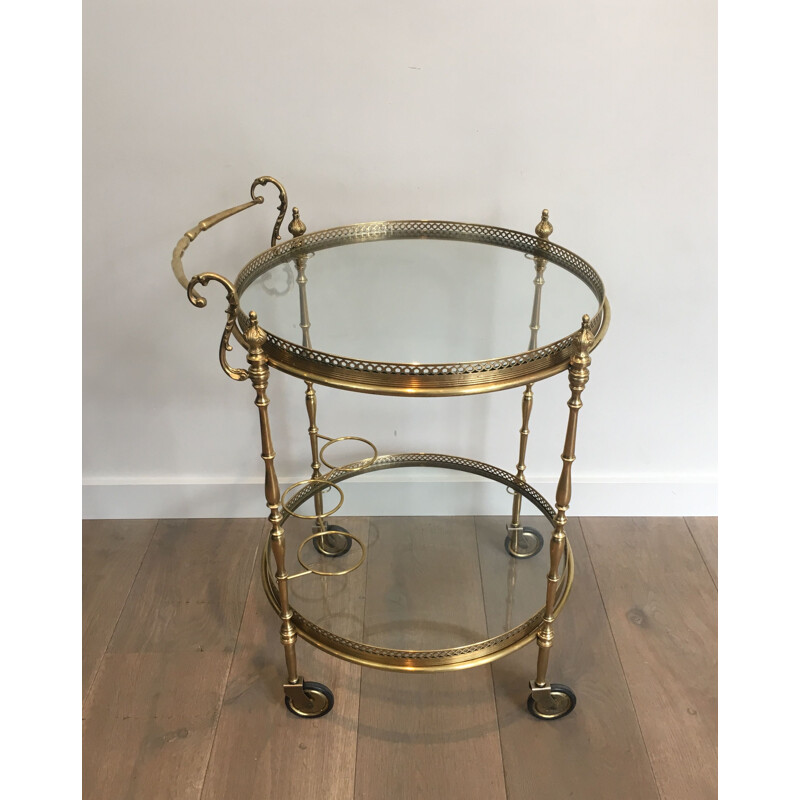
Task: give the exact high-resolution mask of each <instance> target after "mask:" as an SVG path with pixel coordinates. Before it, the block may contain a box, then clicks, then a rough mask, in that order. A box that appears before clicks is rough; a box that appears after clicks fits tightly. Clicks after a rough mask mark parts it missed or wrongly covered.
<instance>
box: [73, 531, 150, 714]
mask: <svg viewBox="0 0 800 800" xmlns="http://www.w3.org/2000/svg"><path fill="white" fill-rule="evenodd" d="M156 523H157V520H154V519H152V520H149V519H129V520H123V519H116V520H85V521H84V523H83V699H84V700H85V699H86V693H87V692H88V690H89V687H90V686H91V684H92V681H93V680H94V677H95V675H96V673H97V669H98V667H99V666H100V659H102V657H103V653H105V651H106V647H107V646H108V642H109V640H110V639H111V634H112V633H113V632H114V627H115V626H116V624H117V620H119V616H120V614H121V613H122V609H123V606H124V605H125V600H126V599H127V597H128V593H129V592H130V590H131V586H132V585H133V579H134V578H135V577H136V573H137V571H138V570H139V566H140V565H141V563H142V559H143V558H144V554H145V552H146V550H147V546H148V545H149V544H150V540H151V539H152V538H153V532H154V531H155V529H156Z"/></svg>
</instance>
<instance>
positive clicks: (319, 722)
mask: <svg viewBox="0 0 800 800" xmlns="http://www.w3.org/2000/svg"><path fill="white" fill-rule="evenodd" d="M336 523H337V524H339V525H342V526H344V527H345V528H347V529H348V530H350V531H351V533H353V534H354V535H356V536H358V537H359V538H360V539H362V540H363V541H366V538H367V534H368V530H369V521H368V519H367V518H360V519H352V520H351V519H337V520H336ZM307 527H308V524H306V525H303V524H302V523H300V522H299V521H297V520H289V521H287V523H286V535H287V542H288V543H290V544H295V542H296V540H298V539H299V536H300V534H297V535H293V533H295V531H297V530H298V529H300V528H302V530H303V531H304V534H303V535H308V534H309V533H310V530H306V528H307ZM355 548H356V546H355V545H354V549H355ZM294 552H295V550H294V548H292V547H290V548H288V552H287V569H288V572H289V573H290V574H293V573H294V572H299V571H300V565H299V564H298V563H297V562H296V560H295V559H294ZM304 552H305V551H304ZM343 558H346V556H345V557H343ZM330 561H331V564H332V565H334V568H335V567H337V566H338V565H339V563H340V560H339V559H335V560H333V559H331V560H330ZM365 579H366V570H365V568H364V566H362V567H361V568H359V569H357V570H355V572H353V573H351V574H350V575H347V576H344V577H341V578H320V577H317V576H304V577H301V578H296V579H294V580H292V581H290V583H289V587H290V600H291V602H292V603H293V604H296V605H297V607H298V610H301V611H302V613H303V614H304V616H307V617H308V618H309V619H311V620H312V621H314V622H316V623H318V624H321V625H323V626H325V627H329V626H330V627H335V628H336V631H337V633H339V634H341V635H347V636H349V637H351V638H355V639H360V637H361V634H362V628H363V605H364V583H365ZM296 647H297V661H298V670H299V672H300V674H301V675H302V676H303V677H304V678H305V679H306V680H313V681H316V682H318V683H324V684H325V685H326V686H328V687H329V688H330V689H331V690H332V691H333V693H334V707H333V710H332V711H331V712H330V713H329V714H327V715H326V716H324V717H320V718H318V719H299V718H297V717H295V716H293V715H292V714H290V713H289V711H288V710H287V709H286V707H285V705H284V695H283V684H284V682H285V681H286V662H285V659H284V649H283V646H282V645H281V643H280V620H279V618H278V616H277V614H276V612H275V611H274V609H273V608H272V606H271V605H270V603H269V601H268V600H267V597H266V595H265V594H264V589H263V586H262V583H261V573H260V559H259V563H258V564H257V566H256V569H255V571H254V574H253V580H252V583H251V585H250V594H249V596H248V599H247V607H246V609H245V613H244V619H243V621H242V627H241V631H240V633H239V640H238V642H237V644H236V653H235V655H234V659H233V664H232V667H231V672H230V677H229V679H228V686H227V690H226V692H225V701H224V704H223V707H222V712H221V714H220V720H219V726H218V729H217V735H216V738H215V742H214V750H213V753H212V756H211V761H210V764H209V769H208V775H207V777H206V782H205V787H204V790H203V798H205V799H206V800H217V798H236V800H247V799H248V798H272V797H276V798H277V797H281V796H283V795H289V796H291V797H297V798H326V799H327V798H331V800H334V799H335V800H339V799H341V800H345V798H352V797H353V785H354V777H355V760H356V738H357V733H358V705H359V688H360V679H361V668H360V667H358V666H356V665H354V664H349V663H347V662H345V661H342V660H340V659H337V658H333V657H331V656H328V655H326V654H325V653H323V652H321V651H320V650H318V649H317V648H315V647H311V646H310V645H308V644H307V643H306V642H304V641H302V640H300V639H298V641H297V645H296Z"/></svg>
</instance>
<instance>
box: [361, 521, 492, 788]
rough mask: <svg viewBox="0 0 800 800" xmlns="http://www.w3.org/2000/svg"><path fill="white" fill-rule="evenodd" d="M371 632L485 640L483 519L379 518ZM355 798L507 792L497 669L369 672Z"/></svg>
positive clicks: (407, 638)
mask: <svg viewBox="0 0 800 800" xmlns="http://www.w3.org/2000/svg"><path fill="white" fill-rule="evenodd" d="M367 561H368V565H369V566H368V571H367V602H366V611H365V616H366V619H365V638H366V641H368V642H370V643H373V644H380V645H384V646H389V647H399V648H401V649H406V648H417V647H419V648H442V647H448V646H450V645H451V644H466V643H468V642H470V641H480V640H481V639H483V638H485V637H486V621H485V616H484V612H483V603H482V599H481V595H482V592H481V579H480V570H479V567H478V560H477V543H476V539H475V526H474V520H473V519H472V518H471V517H466V518H447V517H437V518H430V519H420V518H409V517H406V518H388V517H374V518H373V519H372V531H371V535H370V541H369V556H368V559H367ZM355 797H356V798H360V799H362V798H363V799H365V800H367V799H368V800H373V798H376V797H390V798H393V800H395V799H396V800H402V799H403V798H415V799H416V798H420V797H436V798H452V799H453V800H455V798H458V799H459V800H463V798H466V797H476V798H477V797H480V798H482V799H484V798H485V799H486V800H489V799H491V798H504V797H505V787H504V780H503V765H502V756H501V752H500V738H499V734H498V730H497V717H496V713H495V707H494V697H493V691H492V681H491V673H490V671H489V670H488V669H487V668H485V667H481V668H476V669H467V670H461V671H457V672H449V673H441V674H405V673H395V672H385V671H382V670H375V669H364V671H363V674H362V678H361V709H360V714H359V732H358V759H357V766H356V791H355Z"/></svg>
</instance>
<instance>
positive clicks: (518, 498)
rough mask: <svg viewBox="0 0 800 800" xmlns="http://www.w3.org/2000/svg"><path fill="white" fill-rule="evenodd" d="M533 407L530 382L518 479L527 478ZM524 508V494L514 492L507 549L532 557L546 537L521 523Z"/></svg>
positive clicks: (524, 396) (524, 402)
mask: <svg viewBox="0 0 800 800" xmlns="http://www.w3.org/2000/svg"><path fill="white" fill-rule="evenodd" d="M532 407H533V384H532V383H529V384H528V385H527V386H526V387H525V391H524V392H523V394H522V427H521V428H520V430H519V458H518V460H517V474H516V478H517V480H518V481H524V480H525V454H526V451H527V448H528V434H529V433H530V431H529V430H528V424H529V422H530V418H531V409H532ZM521 508H522V495H521V494H519V492H515V493H514V500H513V502H512V505H511V522H510V523H509V525H508V535H507V536H506V550H507V551H508V554H509V555H511V556H513V557H514V558H530V557H531V556H535V555H536V554H537V553H538V552H539V551H540V550H541V549H542V545H543V544H544V539H543V537H542V534H541V533H539V531H537V530H534V529H533V528H523V527H522V526H521V525H520V511H521Z"/></svg>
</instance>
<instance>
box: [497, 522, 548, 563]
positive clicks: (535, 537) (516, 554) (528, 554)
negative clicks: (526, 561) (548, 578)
mask: <svg viewBox="0 0 800 800" xmlns="http://www.w3.org/2000/svg"><path fill="white" fill-rule="evenodd" d="M513 543H514V535H513V534H512V533H509V534H508V536H506V553H508V554H509V555H510V556H511V558H532V557H533V556H535V555H536V554H537V553H538V552H539V551H540V550H541V549H542V548H543V547H544V536H542V534H541V533H539V531H537V530H535V529H534V528H520V532H519V537H518V544H521V545H522V547H521V548H520V549H519V550H518V551H514V549H513V547H512V545H513Z"/></svg>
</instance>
